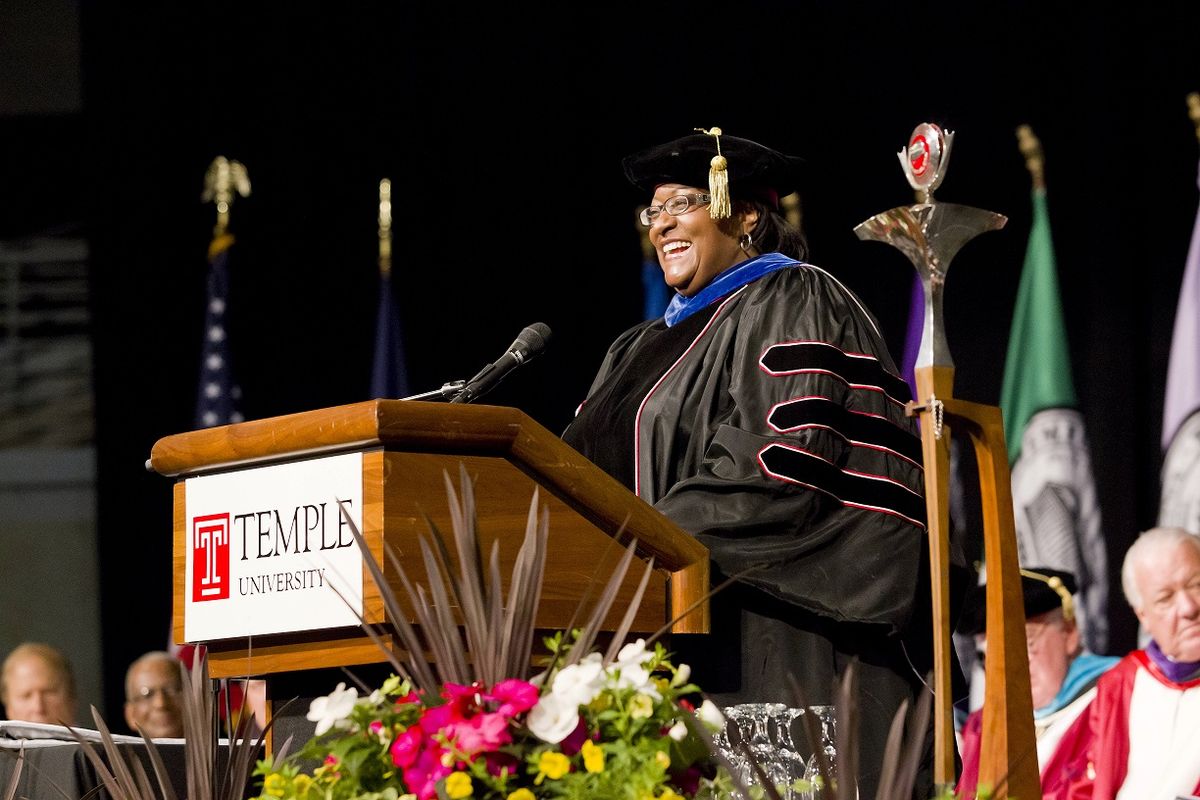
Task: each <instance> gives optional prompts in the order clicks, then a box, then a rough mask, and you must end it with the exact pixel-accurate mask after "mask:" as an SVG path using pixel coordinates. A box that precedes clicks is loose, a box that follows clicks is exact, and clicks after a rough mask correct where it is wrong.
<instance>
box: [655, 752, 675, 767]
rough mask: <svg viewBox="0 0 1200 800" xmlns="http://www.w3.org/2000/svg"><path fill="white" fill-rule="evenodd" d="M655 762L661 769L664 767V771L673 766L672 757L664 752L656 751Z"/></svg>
mask: <svg viewBox="0 0 1200 800" xmlns="http://www.w3.org/2000/svg"><path fill="white" fill-rule="evenodd" d="M654 760H655V761H657V762H658V765H659V766H660V767H662V768H663V769H666V768H667V767H669V766H671V757H670V756H669V755H667V754H666V752H664V751H662V750H656V751H655V753H654Z"/></svg>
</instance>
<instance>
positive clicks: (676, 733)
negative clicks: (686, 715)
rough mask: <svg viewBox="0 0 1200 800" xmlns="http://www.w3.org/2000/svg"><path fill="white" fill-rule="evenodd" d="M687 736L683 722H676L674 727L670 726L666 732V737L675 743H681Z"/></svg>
mask: <svg viewBox="0 0 1200 800" xmlns="http://www.w3.org/2000/svg"><path fill="white" fill-rule="evenodd" d="M687 735H688V729H687V725H686V724H684V722H683V720H679V721H678V722H676V723H675V724H674V725H672V726H671V730H669V731H667V736H670V737H671V738H672V739H674V740H675V741H677V742H682V741H683V740H684V739H686V738H687Z"/></svg>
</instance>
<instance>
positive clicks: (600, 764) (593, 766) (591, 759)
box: [579, 739, 604, 772]
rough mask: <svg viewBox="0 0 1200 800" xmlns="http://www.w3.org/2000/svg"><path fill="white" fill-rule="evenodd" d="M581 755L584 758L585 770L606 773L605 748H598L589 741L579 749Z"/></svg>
mask: <svg viewBox="0 0 1200 800" xmlns="http://www.w3.org/2000/svg"><path fill="white" fill-rule="evenodd" d="M579 753H580V755H582V756H583V767H584V769H586V770H587V771H588V772H604V748H602V747H598V746H597V745H596V743H595V742H593V741H592V740H591V739H588V740H587V741H586V742H584V743H583V747H581V748H580V749H579Z"/></svg>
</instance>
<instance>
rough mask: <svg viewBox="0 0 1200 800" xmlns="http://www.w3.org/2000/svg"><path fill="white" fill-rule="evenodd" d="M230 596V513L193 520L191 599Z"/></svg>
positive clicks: (197, 600)
mask: <svg viewBox="0 0 1200 800" xmlns="http://www.w3.org/2000/svg"><path fill="white" fill-rule="evenodd" d="M227 597H229V514H227V513H226V514H209V515H207V516H203V517H196V518H195V519H193V520H192V602H193V603H199V602H201V601H202V600H224V599H225V598H227Z"/></svg>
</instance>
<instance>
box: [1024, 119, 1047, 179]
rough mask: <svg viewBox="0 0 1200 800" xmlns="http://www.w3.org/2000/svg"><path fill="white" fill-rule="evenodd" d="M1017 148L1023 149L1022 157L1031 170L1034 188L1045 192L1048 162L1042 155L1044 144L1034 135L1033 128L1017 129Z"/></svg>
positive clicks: (1026, 126)
mask: <svg viewBox="0 0 1200 800" xmlns="http://www.w3.org/2000/svg"><path fill="white" fill-rule="evenodd" d="M1017 146H1018V147H1019V148H1021V155H1023V156H1025V168H1026V169H1028V170H1029V175H1030V177H1032V178H1033V188H1034V189H1038V190H1044V189H1045V188H1046V161H1045V157H1044V156H1043V155H1042V143H1041V142H1040V141H1038V138H1037V136H1036V135H1034V133H1033V128H1031V127H1029V126H1028V125H1022V126H1021V127H1019V128H1017Z"/></svg>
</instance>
